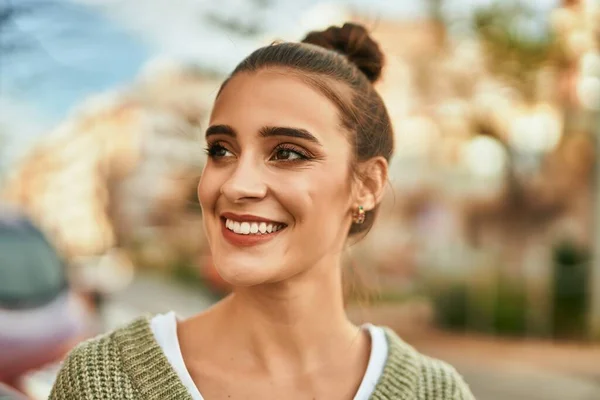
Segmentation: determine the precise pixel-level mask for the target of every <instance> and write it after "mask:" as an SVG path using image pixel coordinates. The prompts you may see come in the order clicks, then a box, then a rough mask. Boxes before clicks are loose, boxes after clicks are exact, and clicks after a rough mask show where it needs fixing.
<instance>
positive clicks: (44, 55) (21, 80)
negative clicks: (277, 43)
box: [0, 0, 555, 154]
mask: <svg viewBox="0 0 600 400" xmlns="http://www.w3.org/2000/svg"><path fill="white" fill-rule="evenodd" d="M491 1H492V0H447V3H448V7H447V9H448V11H449V12H451V13H452V14H453V15H462V14H465V13H468V12H469V11H470V10H472V9H474V7H475V6H477V5H481V4H485V3H489V2H491ZM554 3H555V0H535V1H533V4H535V6H536V7H538V8H539V9H540V10H547V9H549V8H550V7H551V6H552V5H553V4H554ZM15 4H18V5H21V6H27V5H33V6H35V8H33V10H34V11H33V12H30V13H23V14H21V15H18V16H17V17H16V18H13V19H12V20H11V21H10V22H9V23H8V24H6V25H4V26H3V28H2V30H0V45H1V46H0V49H5V48H6V46H7V45H14V46H15V48H17V49H18V50H11V51H3V52H2V53H1V54H0V132H3V133H4V134H5V135H7V136H8V138H7V139H8V145H9V149H8V153H9V154H15V153H19V150H23V149H26V148H27V147H28V146H29V145H30V144H31V143H32V142H33V141H34V140H35V139H36V138H37V137H39V136H40V135H43V134H44V133H45V132H48V130H49V129H50V128H52V126H54V125H56V124H57V123H59V122H60V121H61V119H63V118H65V116H67V115H68V114H69V111H70V110H71V109H72V108H73V107H74V106H76V105H77V104H78V103H79V102H81V101H82V100H84V99H85V98H86V97H89V96H91V95H93V94H95V93H99V92H103V91H107V90H111V89H115V88H119V87H121V86H124V85H127V84H128V83H129V82H131V81H132V80H133V79H135V77H136V75H137V74H138V73H139V72H140V70H141V69H142V68H144V67H145V66H148V65H149V64H152V63H157V62H159V61H160V60H176V61H193V62H196V63H198V64H200V65H202V66H204V67H205V68H207V69H210V70H216V71H220V72H222V73H226V72H227V71H229V70H230V69H231V68H233V67H234V66H235V65H236V63H237V62H238V61H239V60H240V59H242V58H243V57H244V56H245V55H247V54H248V53H249V52H250V51H251V50H253V49H254V48H256V47H257V46H258V45H260V44H262V43H266V42H268V41H271V40H272V39H275V38H278V39H289V40H294V39H296V38H299V37H301V36H302V34H304V33H305V32H306V31H307V30H309V29H314V28H318V27H321V26H322V25H323V24H328V23H329V21H331V18H333V20H334V21H335V18H336V17H339V16H340V15H341V13H340V11H341V10H342V9H343V8H346V7H347V8H353V9H357V10H360V11H361V12H363V13H366V14H368V15H371V16H372V17H373V18H374V19H376V18H377V17H381V16H385V17H387V18H399V19H415V18H419V17H422V16H425V15H426V7H425V2H423V1H416V0H346V1H338V2H331V1H323V0H219V1H214V0H152V1H148V0H0V11H1V10H2V9H3V8H5V7H7V6H10V5H15ZM40 4H42V5H43V6H40ZM257 4H258V6H257ZM260 4H267V5H265V6H260ZM214 20H219V21H236V22H238V23H239V24H242V25H244V26H250V27H254V26H256V27H259V30H260V35H258V37H250V36H249V35H245V34H236V33H235V32H231V31H227V30H225V29H222V28H219V27H218V25H216V24H215V23H214V22H213V21H214ZM336 22H342V21H336Z"/></svg>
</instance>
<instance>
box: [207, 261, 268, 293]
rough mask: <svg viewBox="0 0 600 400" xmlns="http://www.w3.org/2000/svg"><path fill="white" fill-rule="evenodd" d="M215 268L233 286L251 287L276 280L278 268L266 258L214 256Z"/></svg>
mask: <svg viewBox="0 0 600 400" xmlns="http://www.w3.org/2000/svg"><path fill="white" fill-rule="evenodd" d="M213 260H214V265H215V269H216V270H217V272H218V273H219V275H220V276H221V278H222V279H223V280H224V281H225V282H227V283H228V284H230V285H232V286H234V287H235V286H237V287H249V286H256V285H260V284H264V283H271V282H274V281H276V280H277V279H276V276H277V275H278V274H277V272H278V269H279V268H277V267H276V266H273V265H269V263H267V262H265V260H264V259H261V260H252V259H247V258H246V257H243V258H241V257H228V256H225V257H218V256H217V257H214V256H213Z"/></svg>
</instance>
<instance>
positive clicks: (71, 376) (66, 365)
mask: <svg viewBox="0 0 600 400" xmlns="http://www.w3.org/2000/svg"><path fill="white" fill-rule="evenodd" d="M77 350H78V349H77V348H75V349H74V350H72V351H71V353H70V354H69V356H68V357H67V358H66V359H65V361H64V362H63V364H62V366H61V368H60V370H59V371H58V375H57V377H56V380H55V381H54V385H53V386H52V391H51V392H50V397H49V398H48V400H75V399H77V398H78V396H77V393H76V388H77V386H78V384H77V371H76V370H77V365H78V364H79V362H78V359H79V354H78V351H77Z"/></svg>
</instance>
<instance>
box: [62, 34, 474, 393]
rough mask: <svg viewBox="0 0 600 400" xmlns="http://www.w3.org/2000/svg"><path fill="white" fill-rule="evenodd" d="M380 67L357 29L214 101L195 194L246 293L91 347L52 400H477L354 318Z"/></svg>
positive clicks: (231, 274)
mask: <svg viewBox="0 0 600 400" xmlns="http://www.w3.org/2000/svg"><path fill="white" fill-rule="evenodd" d="M382 64H383V55H382V53H381V51H380V49H379V47H378V46H377V44H376V43H375V42H374V41H373V40H372V39H371V38H370V37H369V35H368V33H367V32H366V30H365V29H364V28H363V27H361V26H359V25H354V24H345V25H344V26H343V27H341V28H339V27H331V28H329V29H327V30H325V31H323V32H313V33H310V34H309V35H308V36H307V37H306V38H305V39H304V40H303V42H302V43H279V44H273V45H271V46H266V47H263V48H261V49H259V50H257V51H255V52H254V53H252V54H251V55H250V56H249V57H248V58H246V59H245V60H244V61H242V62H241V64H239V65H238V67H237V68H236V69H235V70H234V71H233V73H232V74H231V76H230V77H229V78H228V79H227V80H226V81H225V83H224V84H223V86H222V87H221V90H220V92H219V94H218V96H217V99H216V101H215V104H214V109H213V112H212V115H211V118H210V126H209V127H208V129H207V131H206V141H207V143H208V147H207V153H208V156H209V159H208V162H207V164H206V167H205V169H204V172H203V175H202V178H201V180H200V183H199V186H198V196H199V199H200V203H201V205H202V210H203V216H204V226H205V230H206V234H207V237H208V240H209V244H210V248H211V253H212V256H213V261H214V264H215V268H216V269H217V271H218V272H219V274H220V275H221V276H222V277H223V279H224V280H225V281H227V282H228V283H230V284H231V285H232V286H233V287H234V289H233V294H231V295H230V296H229V297H227V298H225V299H224V300H223V301H221V302H219V303H218V304H216V305H215V306H214V307H212V308H211V309H209V310H208V311H206V312H204V313H202V314H200V315H198V316H196V317H193V318H190V319H187V320H182V321H178V320H177V319H176V317H175V315H174V314H173V313H170V314H165V315H158V316H155V317H153V318H150V319H148V318H141V319H139V320H137V321H135V322H133V323H132V324H131V325H129V326H127V327H125V328H122V329H119V330H117V331H115V332H112V333H110V334H108V335H105V336H103V337H101V338H98V339H95V340H93V341H90V342H87V343H84V344H82V345H81V346H80V347H79V348H77V349H76V350H75V351H74V352H73V353H72V354H71V355H70V357H69V358H68V360H67V361H66V364H65V365H64V367H63V369H62V372H61V373H60V374H59V377H58V379H57V382H56V384H55V387H54V391H53V394H52V396H51V398H52V399H71V398H86V399H109V398H110V399H138V398H139V399H195V400H198V399H207V400H212V399H240V398H243V399H368V398H370V399H471V398H472V395H471V394H470V392H469V389H468V387H467V386H466V384H465V383H464V381H463V380H462V378H461V377H460V376H459V375H458V374H457V373H456V371H455V370H454V369H453V368H452V367H450V366H448V365H446V364H444V363H442V362H440V361H437V360H433V359H430V358H427V357H425V356H423V355H420V354H419V353H417V352H416V351H415V350H414V349H412V348H411V347H410V346H408V345H407V344H405V343H404V342H402V341H401V340H400V339H399V338H398V337H397V336H396V335H395V334H394V333H393V332H391V331H390V330H388V329H385V328H381V327H376V326H372V325H365V326H361V327H357V326H355V325H353V324H352V323H351V322H350V321H349V320H348V318H347V317H346V314H345V312H344V306H343V298H342V285H341V254H342V252H343V249H344V247H345V246H346V244H347V242H348V241H349V240H351V239H354V238H356V237H357V236H359V235H362V234H365V233H366V232H367V231H368V230H369V228H370V227H371V225H372V224H373V222H374V219H375V215H376V212H377V207H378V204H379V202H380V200H381V197H382V194H383V191H384V187H385V185H386V180H387V168H388V161H389V159H390V157H391V155H392V150H393V133H392V128H391V125H390V119H389V116H388V113H387V111H386V108H385V106H384V104H383V101H382V99H381V98H380V96H379V95H378V94H377V93H376V91H375V89H374V88H373V82H375V81H376V80H377V78H379V76H380V73H381V70H382Z"/></svg>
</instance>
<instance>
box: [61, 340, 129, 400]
mask: <svg viewBox="0 0 600 400" xmlns="http://www.w3.org/2000/svg"><path fill="white" fill-rule="evenodd" d="M137 395H138V393H137V391H136V390H135V389H134V388H133V386H132V384H131V381H130V379H129V378H128V377H127V375H126V374H125V373H124V372H123V369H122V366H121V362H120V357H119V354H118V351H117V349H116V347H115V344H114V343H113V341H112V340H111V338H110V337H109V336H108V335H106V336H101V337H98V338H95V339H91V340H88V341H86V342H83V343H81V344H79V345H78V346H77V347H75V348H74V349H73V350H72V351H71V352H70V353H69V355H68V357H67V358H66V359H65V361H64V362H63V365H62V366H61V368H60V370H59V372H58V376H57V378H56V380H55V382H54V385H53V387H52V391H51V393H50V397H49V400H75V399H86V400H108V399H123V400H134V399H136V398H138V396H137Z"/></svg>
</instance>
